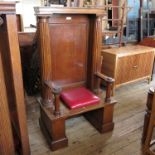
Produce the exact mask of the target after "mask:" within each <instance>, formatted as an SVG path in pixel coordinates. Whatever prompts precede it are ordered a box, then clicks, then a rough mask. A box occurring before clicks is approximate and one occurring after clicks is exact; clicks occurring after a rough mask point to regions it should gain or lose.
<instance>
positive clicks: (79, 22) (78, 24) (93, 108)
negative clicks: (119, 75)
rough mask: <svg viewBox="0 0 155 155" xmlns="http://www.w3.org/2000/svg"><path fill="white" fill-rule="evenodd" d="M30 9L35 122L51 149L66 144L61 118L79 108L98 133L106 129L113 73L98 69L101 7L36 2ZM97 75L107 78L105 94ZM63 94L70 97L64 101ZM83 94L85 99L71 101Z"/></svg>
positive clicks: (109, 123)
mask: <svg viewBox="0 0 155 155" xmlns="http://www.w3.org/2000/svg"><path fill="white" fill-rule="evenodd" d="M35 13H36V15H37V17H38V31H39V33H38V34H39V39H38V40H39V45H40V50H39V51H40V62H41V64H40V67H41V79H42V95H41V98H42V99H41V100H40V119H39V122H40V127H41V129H42V131H43V133H44V135H45V137H46V139H47V141H48V143H49V145H50V147H51V150H57V149H59V148H62V147H65V146H67V145H68V138H67V137H66V132H65V121H66V120H67V119H69V118H72V117H74V116H78V115H80V114H83V115H84V116H85V118H86V119H87V120H88V121H89V122H90V123H91V124H92V125H93V126H94V127H95V128H96V129H97V130H98V131H99V132H100V133H104V132H107V131H111V130H112V129H113V127H114V123H113V110H114V104H115V103H116V101H115V100H113V99H111V87H112V84H113V82H114V79H112V78H110V77H107V76H105V75H103V74H101V73H100V70H101V60H100V54H101V53H100V52H101V28H102V25H101V24H102V23H101V20H102V17H103V16H104V15H105V12H104V10H103V9H96V8H89V9H88V8H59V9H57V8H50V7H42V8H40V7H37V8H35ZM73 13H74V14H73ZM51 15H52V16H51ZM100 80H105V81H106V83H107V88H106V95H105V96H106V97H105V99H102V98H103V94H102V93H101V91H100V89H99V84H100ZM95 94H97V95H95ZM87 95H88V96H87ZM68 96H69V97H71V98H72V99H73V100H74V101H69V102H68V100H70V98H68ZM83 97H84V100H85V101H86V102H87V101H88V100H89V102H87V103H86V102H83V101H81V102H80V103H79V104H77V103H75V99H77V100H76V101H77V102H78V101H79V100H82V98H83ZM85 97H86V98H85ZM91 97H92V98H91ZM92 102H93V103H92ZM64 103H65V104H64ZM70 103H71V104H72V105H71V104H70ZM85 104H87V105H85ZM68 107H69V108H68Z"/></svg>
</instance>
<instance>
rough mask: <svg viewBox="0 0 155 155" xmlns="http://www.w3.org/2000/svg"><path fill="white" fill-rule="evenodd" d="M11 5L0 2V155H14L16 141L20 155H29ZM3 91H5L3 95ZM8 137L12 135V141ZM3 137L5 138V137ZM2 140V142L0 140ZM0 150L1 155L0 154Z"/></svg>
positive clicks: (13, 6)
mask: <svg viewBox="0 0 155 155" xmlns="http://www.w3.org/2000/svg"><path fill="white" fill-rule="evenodd" d="M15 4H16V3H15V2H0V60H1V61H0V74H1V75H2V76H0V77H2V81H3V82H4V83H1V81H0V91H1V93H0V94H1V95H0V101H1V108H3V107H4V109H3V110H1V111H0V115H1V121H0V122H1V123H2V124H1V125H3V126H1V125H0V126H1V130H0V131H1V133H0V135H3V136H0V143H1V144H0V146H2V148H0V154H3V155H5V154H6V155H8V154H15V149H14V146H13V145H15V144H14V143H15V141H16V140H15V139H18V142H19V145H20V146H19V147H18V151H19V152H20V154H23V155H29V154H30V148H29V139H28V131H27V123H26V111H25V103H24V92H23V81H22V72H21V60H20V51H19V43H18V34H17V23H16V14H15ZM5 90H6V91H5ZM12 134H14V135H16V136H15V137H14V138H15V139H14V140H13V137H12ZM6 135H7V137H6ZM4 137H5V139H4ZM1 149H2V152H1Z"/></svg>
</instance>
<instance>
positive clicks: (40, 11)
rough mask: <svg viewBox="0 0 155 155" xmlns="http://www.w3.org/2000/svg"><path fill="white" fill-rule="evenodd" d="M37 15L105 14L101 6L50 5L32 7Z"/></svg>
mask: <svg viewBox="0 0 155 155" xmlns="http://www.w3.org/2000/svg"><path fill="white" fill-rule="evenodd" d="M34 11H35V14H36V15H37V16H50V15H51V14H96V15H106V12H105V10H104V9H103V8H73V7H72V8H68V7H62V8H52V7H34Z"/></svg>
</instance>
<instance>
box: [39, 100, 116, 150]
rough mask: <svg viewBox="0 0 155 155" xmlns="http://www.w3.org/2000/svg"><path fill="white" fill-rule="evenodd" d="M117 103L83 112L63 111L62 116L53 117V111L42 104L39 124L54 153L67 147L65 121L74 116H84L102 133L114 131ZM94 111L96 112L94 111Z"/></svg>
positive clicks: (113, 102) (90, 108)
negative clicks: (115, 105)
mask: <svg viewBox="0 0 155 155" xmlns="http://www.w3.org/2000/svg"><path fill="white" fill-rule="evenodd" d="M115 103H116V101H112V102H111V103H107V104H98V105H95V106H92V107H91V106H90V107H88V108H84V109H82V110H78V109H76V110H67V108H66V111H65V109H62V110H61V111H62V113H61V115H60V116H55V115H53V112H52V109H50V108H46V107H44V106H42V104H40V119H39V124H40V127H41V130H42V132H43V134H44V136H45V138H46V140H47V142H48V144H49V146H50V148H51V150H52V151H55V150H58V149H60V148H63V147H66V146H67V145H68V139H67V137H66V131H65V121H66V120H67V119H69V118H71V117H73V116H77V115H79V114H84V116H85V118H86V119H87V120H88V121H89V122H90V123H91V124H92V125H93V126H94V127H95V128H96V129H97V130H98V131H99V132H100V133H104V132H108V131H111V130H113V128H114V123H113V108H114V104H115ZM92 109H94V110H92Z"/></svg>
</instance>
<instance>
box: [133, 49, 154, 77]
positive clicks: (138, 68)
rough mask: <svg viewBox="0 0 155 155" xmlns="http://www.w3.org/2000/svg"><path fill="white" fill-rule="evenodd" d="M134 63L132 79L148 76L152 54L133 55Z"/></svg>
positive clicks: (150, 71)
mask: <svg viewBox="0 0 155 155" xmlns="http://www.w3.org/2000/svg"><path fill="white" fill-rule="evenodd" d="M134 57H135V62H134V68H133V69H134V72H135V73H134V77H133V78H134V79H138V78H142V77H146V76H150V75H151V74H152V68H153V61H154V53H153V52H148V53H142V54H138V55H135V56H134Z"/></svg>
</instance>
